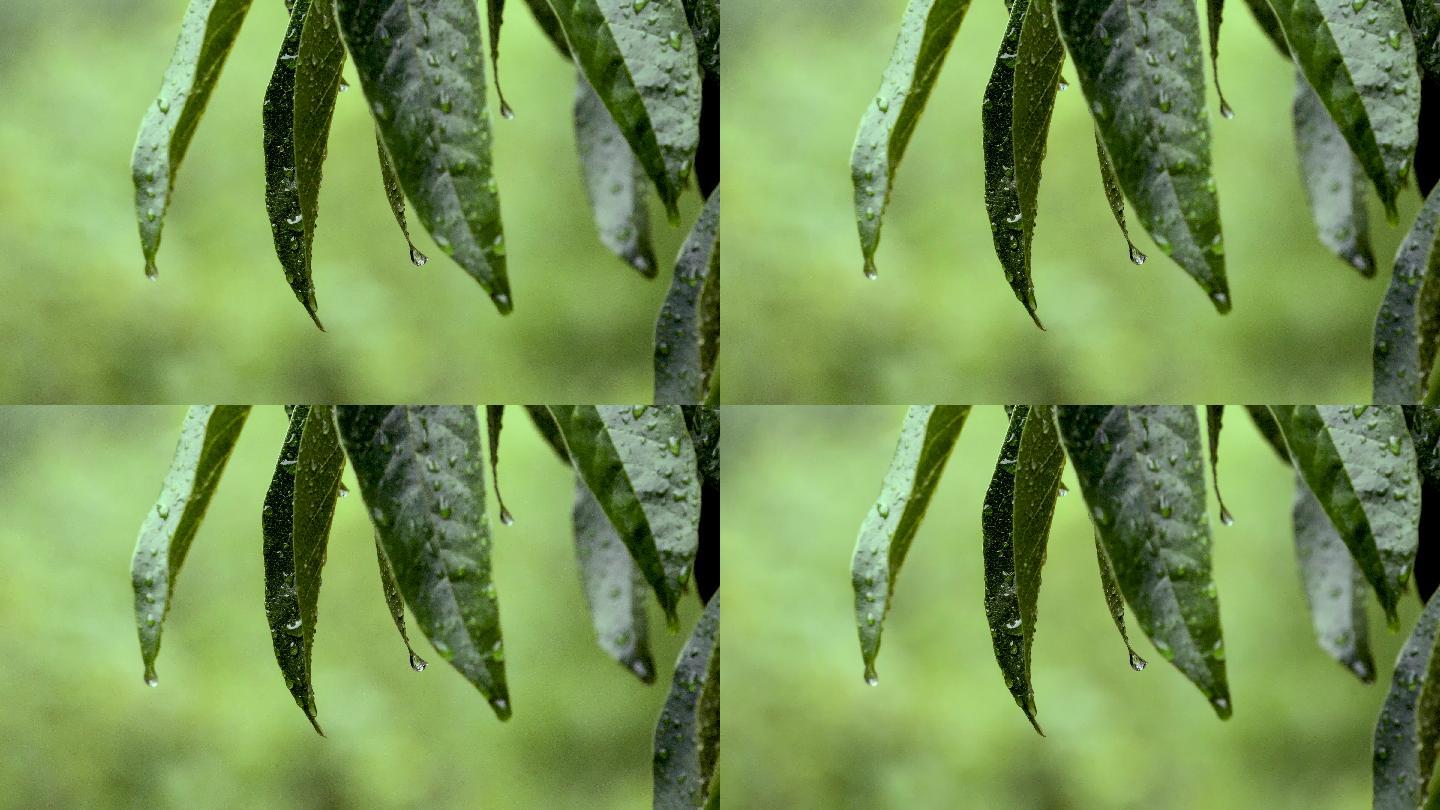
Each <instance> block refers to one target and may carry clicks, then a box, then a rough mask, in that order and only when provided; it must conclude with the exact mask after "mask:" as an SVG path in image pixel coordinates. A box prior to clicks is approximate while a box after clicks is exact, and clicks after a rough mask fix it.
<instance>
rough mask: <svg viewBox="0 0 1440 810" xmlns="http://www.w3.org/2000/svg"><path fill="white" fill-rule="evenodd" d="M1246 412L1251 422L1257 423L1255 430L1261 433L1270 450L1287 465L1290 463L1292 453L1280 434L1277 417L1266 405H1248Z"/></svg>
mask: <svg viewBox="0 0 1440 810" xmlns="http://www.w3.org/2000/svg"><path fill="white" fill-rule="evenodd" d="M1245 412H1246V413H1248V414H1250V421H1252V422H1254V423H1255V429H1256V430H1258V431H1260V435H1261V436H1262V437H1264V439H1265V441H1266V443H1267V444H1269V445H1270V449H1271V450H1274V451H1275V455H1277V456H1279V457H1280V460H1281V461H1283V462H1285V463H1286V464H1289V463H1290V451H1289V450H1288V449H1286V447H1285V436H1284V435H1283V434H1282V433H1281V432H1280V423H1279V422H1276V421H1275V415H1274V414H1272V413H1270V409H1269V408H1267V407H1265V406H1264V405H1246V406H1245Z"/></svg>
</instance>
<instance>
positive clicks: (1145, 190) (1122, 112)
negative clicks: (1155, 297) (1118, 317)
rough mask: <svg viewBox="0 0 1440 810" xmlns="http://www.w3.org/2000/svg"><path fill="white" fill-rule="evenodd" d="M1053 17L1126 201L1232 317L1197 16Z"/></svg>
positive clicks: (1075, 3) (1091, 6)
mask: <svg viewBox="0 0 1440 810" xmlns="http://www.w3.org/2000/svg"><path fill="white" fill-rule="evenodd" d="M1055 10H1056V16H1057V18H1058V19H1059V21H1060V36H1061V38H1062V39H1063V40H1064V41H1065V46H1066V49H1067V50H1069V52H1070V57H1071V59H1072V60H1073V61H1074V63H1075V71H1076V73H1077V74H1078V75H1079V77H1080V87H1081V89H1083V90H1084V91H1085V98H1086V100H1087V101H1089V103H1090V111H1091V114H1092V116H1093V117H1094V119H1095V123H1096V125H1097V129H1098V131H1099V133H1100V138H1101V140H1102V141H1103V142H1104V146H1105V152H1106V153H1107V154H1108V155H1109V157H1110V160H1111V162H1112V164H1113V165H1114V167H1115V176H1116V178H1117V179H1118V180H1119V183H1120V188H1121V189H1123V190H1124V192H1125V197H1126V199H1128V200H1129V201H1130V203H1131V205H1133V206H1134V207H1135V213H1136V215H1137V216H1139V218H1140V222H1141V223H1142V224H1143V225H1144V226H1145V229H1146V230H1147V231H1149V233H1150V236H1151V238H1152V239H1154V240H1155V244H1156V245H1159V246H1160V249H1161V250H1162V251H1164V252H1165V253H1166V254H1168V255H1169V256H1170V257H1171V258H1172V259H1174V260H1175V261H1176V262H1177V263H1178V264H1179V265H1180V266H1181V267H1182V268H1184V269H1185V272H1187V273H1189V274H1190V275H1191V276H1193V277H1194V278H1195V280H1196V281H1197V282H1199V283H1200V286H1201V288H1202V289H1204V290H1205V292H1206V294H1207V295H1209V296H1210V300H1211V302H1212V303H1213V304H1214V305H1215V308H1216V309H1217V310H1219V311H1220V312H1227V311H1229V309H1230V292H1229V287H1228V286H1227V284H1226V281H1225V250H1224V243H1223V241H1222V239H1221V234H1220V207H1219V201H1218V199H1217V198H1216V195H1215V178H1214V176H1213V175H1212V174H1211V171H1210V124H1209V119H1208V118H1207V117H1206V115H1205V68H1204V63H1203V62H1202V57H1201V55H1200V54H1201V47H1200V23H1199V20H1198V19H1197V16H1196V13H1195V7H1194V6H1193V5H1191V4H1189V3H1145V4H1144V6H1140V7H1137V6H1135V5H1133V4H1132V3H1129V2H1124V1H1123V0H1057V2H1056V4H1055ZM1122 586H1123V583H1122Z"/></svg>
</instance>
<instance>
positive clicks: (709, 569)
mask: <svg viewBox="0 0 1440 810" xmlns="http://www.w3.org/2000/svg"><path fill="white" fill-rule="evenodd" d="M680 410H681V412H683V413H684V414H685V426H686V427H687V428H689V430H690V439H691V440H692V441H693V442H694V443H695V466H696V468H697V469H698V470H699V472H700V532H699V535H700V539H699V549H698V550H697V551H696V553H695V595H696V596H698V597H699V598H700V603H701V604H709V603H710V597H712V596H714V595H715V593H716V592H717V591H719V590H720V409H719V408H718V407H715V406H713V405H682V406H681V407H680Z"/></svg>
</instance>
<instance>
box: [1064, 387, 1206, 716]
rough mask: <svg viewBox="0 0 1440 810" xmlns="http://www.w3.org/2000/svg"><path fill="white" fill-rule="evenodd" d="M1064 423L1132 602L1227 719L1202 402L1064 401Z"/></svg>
mask: <svg viewBox="0 0 1440 810" xmlns="http://www.w3.org/2000/svg"><path fill="white" fill-rule="evenodd" d="M1058 421H1059V424H1060V436H1061V439H1062V440H1063V441H1064V443H1065V449H1066V451H1067V452H1068V453H1069V455H1070V461H1071V463H1072V464H1073V465H1074V467H1075V475H1076V477H1077V478H1078V479H1079V481H1080V489H1081V491H1082V492H1083V493H1084V495H1085V503H1086V504H1087V505H1088V506H1089V508H1090V515H1091V518H1092V519H1093V521H1094V524H1095V528H1096V530H1097V531H1098V533H1099V536H1100V542H1101V545H1102V546H1103V547H1104V550H1105V557H1106V558H1107V559H1109V561H1110V564H1111V566H1112V567H1113V569H1114V572H1115V581H1116V583H1117V584H1118V585H1119V586H1120V592H1121V593H1122V594H1123V595H1124V597H1125V602H1126V603H1127V604H1128V605H1130V609H1131V610H1133V611H1134V612H1135V618H1136V620H1137V621H1138V622H1139V623H1140V626H1141V627H1142V628H1143V629H1144V630H1145V633H1146V635H1148V636H1149V637H1150V640H1151V641H1152V642H1153V643H1154V644H1155V649H1157V650H1159V651H1160V654H1161V655H1163V656H1165V657H1166V658H1167V659H1169V660H1170V662H1171V663H1173V664H1174V665H1175V666H1176V668H1177V669H1179V670H1180V671H1181V672H1183V673H1184V674H1185V676H1186V677H1187V678H1189V679H1190V680H1191V681H1192V682H1193V683H1194V684H1195V685H1196V686H1197V687H1199V689H1200V691H1201V692H1202V693H1203V694H1204V695H1205V696H1206V697H1207V698H1208V699H1209V700H1210V704H1211V705H1212V706H1213V707H1214V708H1215V713H1216V714H1217V715H1219V716H1220V717H1221V718H1222V719H1223V718H1227V717H1229V716H1230V712H1231V707H1230V689H1229V686H1228V684H1227V683H1226V679H1225V647H1224V641H1223V639H1222V636H1221V631H1220V607H1219V603H1218V601H1217V600H1216V596H1215V582H1214V580H1213V579H1212V578H1211V572H1210V525H1209V522H1208V521H1207V520H1206V516H1205V466H1204V463H1203V462H1202V461H1201V457H1202V453H1203V451H1202V449H1201V445H1200V424H1199V421H1198V420H1197V419H1196V417H1195V410H1194V408H1191V407H1188V406H1168V405H1155V406H1135V407H1128V406H1115V407H1110V406H1062V407H1060V409H1059V411H1058Z"/></svg>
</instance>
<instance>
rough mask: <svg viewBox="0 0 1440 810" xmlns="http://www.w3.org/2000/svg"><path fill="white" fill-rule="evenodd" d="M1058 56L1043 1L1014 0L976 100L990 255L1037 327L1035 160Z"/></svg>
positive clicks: (1040, 155)
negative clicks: (978, 102) (981, 96)
mask: <svg viewBox="0 0 1440 810" xmlns="http://www.w3.org/2000/svg"><path fill="white" fill-rule="evenodd" d="M1064 62H1065V49H1064V48H1063V47H1062V46H1061V44H1060V35H1059V34H1057V33H1056V31H1055V19H1054V15H1053V14H1052V13H1051V10H1050V3H1049V2H1048V0H1015V2H1014V3H1013V4H1012V5H1011V7H1010V22H1009V23H1008V24H1007V25H1006V27H1005V36H1004V37H1003V38H1002V39H1001V40H1000V55H999V56H998V57H997V58H996V59H995V68H994V69H993V70H992V71H991V73H990V81H989V83H988V84H986V85H985V98H984V101H983V102H981V116H980V124H981V132H982V136H983V141H984V152H985V211H986V213H988V214H989V216H990V234H991V237H992V238H993V239H994V241H995V254H996V255H997V256H999V257H1000V266H1001V267H1002V268H1004V270H1005V280H1006V281H1007V282H1009V284H1010V288H1011V289H1012V290H1014V291H1015V297H1016V298H1018V299H1020V303H1021V304H1024V305H1025V309H1026V311H1028V312H1029V313H1030V317H1031V318H1032V319H1034V321H1035V325H1036V326H1039V327H1040V328H1041V329H1044V328H1045V327H1044V326H1043V325H1042V324H1041V323H1040V317H1039V316H1038V315H1037V314H1036V312H1035V284H1034V281H1033V279H1032V278H1031V274H1030V243H1031V240H1032V238H1033V237H1034V234H1035V201H1036V199H1037V197H1038V196H1039V193H1040V165H1041V163H1043V162H1044V160H1045V140H1046V138H1047V137H1048V136H1049V134H1050V114H1051V112H1053V111H1054V109H1055V94H1056V92H1057V91H1058V90H1059V87H1060V66H1061V65H1062V64H1064Z"/></svg>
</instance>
